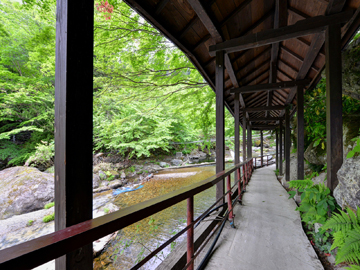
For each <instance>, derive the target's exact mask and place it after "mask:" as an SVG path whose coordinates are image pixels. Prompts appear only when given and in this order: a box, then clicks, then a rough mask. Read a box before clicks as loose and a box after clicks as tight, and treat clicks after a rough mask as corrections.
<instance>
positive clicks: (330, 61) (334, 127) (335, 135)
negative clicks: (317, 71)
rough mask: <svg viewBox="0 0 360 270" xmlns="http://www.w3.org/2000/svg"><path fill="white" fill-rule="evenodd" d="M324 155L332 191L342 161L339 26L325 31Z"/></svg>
mask: <svg viewBox="0 0 360 270" xmlns="http://www.w3.org/2000/svg"><path fill="white" fill-rule="evenodd" d="M325 52H326V65H325V67H326V156H327V186H328V188H330V190H331V191H334V189H335V187H336V186H337V184H338V179H337V175H336V174H337V171H338V170H339V169H340V167H341V165H342V163H343V130H342V124H343V119H342V71H341V68H342V64H341V28H340V25H333V26H330V27H329V28H328V29H327V31H326V43H325Z"/></svg>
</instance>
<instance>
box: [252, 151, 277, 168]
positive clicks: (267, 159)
mask: <svg viewBox="0 0 360 270" xmlns="http://www.w3.org/2000/svg"><path fill="white" fill-rule="evenodd" d="M269 156H270V157H272V156H273V155H271V154H267V155H262V156H258V157H254V159H255V165H254V167H256V159H258V158H261V165H260V167H263V166H264V165H263V158H264V157H266V166H269V158H268V157H269Z"/></svg>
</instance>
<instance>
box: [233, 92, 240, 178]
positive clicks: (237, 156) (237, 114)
mask: <svg viewBox="0 0 360 270" xmlns="http://www.w3.org/2000/svg"><path fill="white" fill-rule="evenodd" d="M234 102H235V103H234V107H235V110H234V113H235V132H234V135H235V146H234V151H235V160H234V165H236V164H238V163H240V100H239V94H235V100H234ZM237 180H238V177H237V174H236V173H235V181H237Z"/></svg>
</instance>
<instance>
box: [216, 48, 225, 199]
mask: <svg viewBox="0 0 360 270" xmlns="http://www.w3.org/2000/svg"><path fill="white" fill-rule="evenodd" d="M215 61H216V74H215V83H216V173H219V172H222V171H223V170H224V169H225V136H224V131H225V126H224V122H225V118H224V52H223V51H219V52H216V60H215ZM224 190H225V181H224V179H223V180H222V181H220V182H218V183H217V184H216V199H219V198H221V197H222V196H223V195H224ZM224 202H225V199H222V201H220V202H219V204H222V203H224Z"/></svg>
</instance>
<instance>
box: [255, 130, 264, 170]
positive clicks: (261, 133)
mask: <svg viewBox="0 0 360 270" xmlns="http://www.w3.org/2000/svg"><path fill="white" fill-rule="evenodd" d="M260 147H261V151H260V154H261V167H262V166H263V156H264V137H263V131H262V130H261V131H260ZM255 165H256V164H255Z"/></svg>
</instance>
